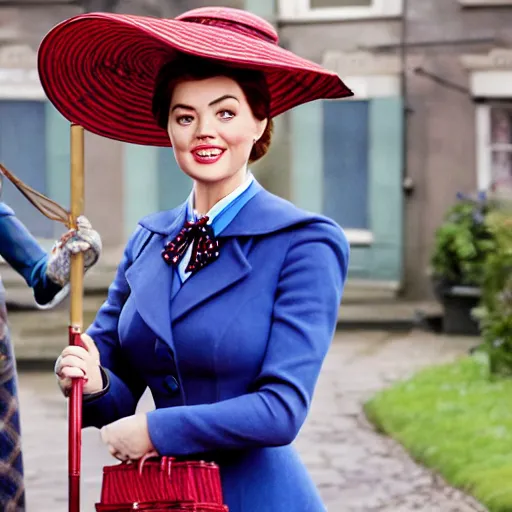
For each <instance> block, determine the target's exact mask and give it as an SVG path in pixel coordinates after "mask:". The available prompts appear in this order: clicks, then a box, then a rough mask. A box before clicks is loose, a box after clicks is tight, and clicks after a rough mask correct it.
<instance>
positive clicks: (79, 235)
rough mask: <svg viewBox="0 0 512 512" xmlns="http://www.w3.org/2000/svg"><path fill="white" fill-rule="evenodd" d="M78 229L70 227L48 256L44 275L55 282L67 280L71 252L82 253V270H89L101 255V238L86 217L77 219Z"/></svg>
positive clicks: (64, 282) (63, 283) (65, 282)
mask: <svg viewBox="0 0 512 512" xmlns="http://www.w3.org/2000/svg"><path fill="white" fill-rule="evenodd" d="M77 224H78V229H77V230H74V229H70V230H69V231H68V232H67V233H65V234H64V235H63V236H62V237H61V238H60V240H58V241H57V242H56V243H55V245H54V246H53V249H52V251H51V253H50V254H49V257H48V264H47V267H46V275H47V276H48V277H49V278H50V279H51V280H52V281H53V282H54V283H56V284H58V285H60V286H65V285H66V284H68V282H69V272H70V268H71V254H78V253H80V252H83V253H84V270H85V271H87V270H89V269H90V268H91V267H92V266H93V265H94V264H95V263H96V262H97V261H98V259H99V257H100V255H101V238H100V235H99V233H98V232H97V231H95V230H94V229H92V226H91V223H90V222H89V221H88V220H87V218H86V217H84V216H80V217H78V219H77Z"/></svg>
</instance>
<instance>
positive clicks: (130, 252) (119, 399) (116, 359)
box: [83, 227, 148, 428]
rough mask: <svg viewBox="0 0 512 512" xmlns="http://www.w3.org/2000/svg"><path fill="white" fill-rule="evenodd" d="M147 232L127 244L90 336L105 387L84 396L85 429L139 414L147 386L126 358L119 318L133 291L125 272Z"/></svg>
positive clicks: (140, 232)
mask: <svg viewBox="0 0 512 512" xmlns="http://www.w3.org/2000/svg"><path fill="white" fill-rule="evenodd" d="M147 236H148V233H147V231H146V230H145V229H144V228H142V227H139V228H138V229H137V230H136V231H135V233H134V235H133V236H132V237H131V239H130V240H129V241H128V244H127V245H126V249H125V251H124V254H123V258H122V260H121V263H120V264H119V266H118V268H117V272H116V276H115V279H114V281H113V282H112V284H111V285H110V287H109V290H108V295H107V300H106V301H105V302H104V303H103V305H102V306H101V308H100V309H99V311H98V313H97V315H96V318H95V319H94V322H93V323H92V324H91V326H90V327H89V328H88V329H87V334H89V336H90V337H91V338H92V339H93V340H94V343H95V344H96V346H97V347H98V351H99V353H100V364H101V366H102V369H103V376H104V385H105V388H104V389H103V391H101V392H100V393H97V394H96V395H91V396H89V397H87V396H84V401H83V426H84V427H92V426H93V427H98V428H101V427H102V426H103V425H106V424H108V423H111V422H113V421H116V420H118V419H120V418H123V417H125V416H130V415H132V414H133V413H134V412H135V409H136V407H137V403H138V401H139V400H140V397H141V396H142V393H143V392H144V390H145V388H146V385H145V383H144V382H143V380H142V379H141V378H140V376H138V374H137V373H136V372H135V371H133V370H132V369H131V367H130V366H129V365H128V363H127V362H126V361H125V360H124V359H123V356H122V353H121V347H120V344H119V336H118V323H119V315H120V313H121V310H122V308H123V305H124V303H125V302H126V299H127V298H128V296H129V294H130V288H129V286H128V282H127V281H126V277H125V272H126V270H127V269H128V268H129V266H130V265H131V264H132V263H133V258H134V255H136V254H137V253H138V252H139V250H140V247H141V246H142V245H143V243H144V240H145V239H147Z"/></svg>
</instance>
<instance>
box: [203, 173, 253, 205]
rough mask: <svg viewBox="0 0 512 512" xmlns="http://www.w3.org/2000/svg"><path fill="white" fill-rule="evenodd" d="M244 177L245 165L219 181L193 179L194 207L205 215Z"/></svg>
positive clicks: (235, 187) (245, 174)
mask: <svg viewBox="0 0 512 512" xmlns="http://www.w3.org/2000/svg"><path fill="white" fill-rule="evenodd" d="M246 179H247V167H244V168H243V169H240V171H238V172H237V173H235V174H233V176H230V177H229V178H226V179H224V180H221V181H216V182H213V183H212V182H207V181H197V180H196V181H194V209H195V210H196V211H197V213H198V214H199V215H206V214H207V213H208V212H209V211H210V210H211V209H212V208H213V206H215V204H217V203H218V202H219V201H220V200H221V199H223V198H224V197H226V196H228V195H229V194H231V192H233V191H234V190H236V189H237V188H238V187H239V186H240V185H242V183H244V181H245V180H246Z"/></svg>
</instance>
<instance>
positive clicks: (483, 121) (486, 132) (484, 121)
mask: <svg viewBox="0 0 512 512" xmlns="http://www.w3.org/2000/svg"><path fill="white" fill-rule="evenodd" d="M493 107H506V108H510V109H511V111H512V98H510V102H509V101H502V102H493V101H489V102H486V103H481V104H478V105H477V106H476V141H477V143H476V153H477V154H476V162H477V165H476V178H477V187H478V190H482V191H488V190H490V189H491V188H492V186H493V184H494V182H493V169H492V153H493V151H495V150H496V149H497V146H499V143H493V141H492V119H491V109H492V108H493ZM501 146H503V147H502V148H501V149H502V150H504V151H507V152H511V153H512V143H510V144H502V145H501ZM498 149H499V148H498Z"/></svg>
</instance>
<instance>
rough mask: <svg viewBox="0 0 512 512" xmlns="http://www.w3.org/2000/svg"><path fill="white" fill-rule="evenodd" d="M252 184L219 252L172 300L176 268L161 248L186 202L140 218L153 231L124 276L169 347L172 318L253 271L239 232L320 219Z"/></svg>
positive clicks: (260, 232)
mask: <svg viewBox="0 0 512 512" xmlns="http://www.w3.org/2000/svg"><path fill="white" fill-rule="evenodd" d="M255 185H256V186H258V188H259V190H258V192H257V194H256V195H255V196H254V197H253V198H251V199H250V200H249V202H248V203H247V204H246V205H245V206H244V207H243V208H242V209H241V210H240V212H239V213H238V214H237V216H236V217H235V218H234V219H233V221H232V222H231V224H230V225H229V226H228V227H227V228H226V229H225V230H224V231H223V232H222V233H221V235H220V236H219V238H223V239H224V241H223V243H222V257H221V258H219V260H217V261H215V262H213V263H212V264H210V265H208V266H207V267H205V268H204V269H202V270H201V271H199V272H198V273H197V274H196V275H194V276H191V277H190V278H189V279H187V281H186V282H185V283H184V284H183V285H182V287H181V288H180V290H179V291H178V293H177V294H176V295H175V297H174V298H173V299H172V300H171V289H172V280H173V279H176V272H175V269H174V268H173V267H171V266H169V265H167V264H166V263H165V262H164V260H163V258H162V255H161V253H162V249H163V248H164V245H165V242H166V241H168V240H172V239H173V238H174V237H175V236H176V235H177V234H178V232H179V230H180V229H181V228H182V226H183V224H184V222H185V218H186V210H187V203H186V202H185V203H183V204H182V205H180V206H179V207H177V208H175V209H173V210H169V211H165V212H161V213H157V214H154V215H150V216H148V217H146V218H144V219H143V220H142V221H141V222H140V224H141V225H142V226H143V227H144V228H146V229H147V230H149V231H151V232H152V233H154V234H156V235H157V236H152V237H151V240H150V242H149V243H148V246H147V247H146V249H145V250H144V251H143V252H142V253H141V255H140V257H138V258H137V259H136V260H135V262H134V263H133V265H132V266H131V267H130V269H129V270H128V271H127V274H126V277H127V279H128V282H129V284H130V288H131V290H132V293H133V295H134V297H135V301H136V305H137V310H138V311H139V314H140V315H141V317H142V318H143V320H144V321H145V322H146V324H147V325H148V326H149V327H150V328H151V329H152V330H153V331H154V332H155V333H156V334H157V336H159V337H160V338H161V339H163V340H164V341H165V342H166V343H167V344H168V345H169V347H170V348H171V350H172V351H173V352H174V343H173V336H172V324H173V323H175V322H178V321H180V320H181V319H182V318H186V314H187V313H188V312H190V311H191V310H193V309H194V308H197V307H201V306H202V305H203V304H204V303H207V302H208V301H209V300H210V299H211V298H212V297H218V296H219V294H220V293H222V292H223V291H224V290H226V289H227V288H229V287H231V286H233V285H235V284H236V283H238V282H240V281H242V280H243V279H245V278H246V276H247V275H248V274H250V272H251V271H252V266H251V264H250V262H249V261H248V259H247V256H246V250H245V249H244V247H245V245H244V244H245V242H244V240H243V239H238V238H237V237H244V236H256V235H264V234H269V233H273V232H277V231H280V230H282V229H286V228H288V227H291V226H294V225H298V224H302V223H309V222H315V221H321V220H322V219H324V218H323V217H321V216H317V215H314V214H310V213H307V212H305V211H302V210H300V209H299V208H296V207H295V206H293V205H292V204H291V203H289V202H288V201H285V200H284V199H281V198H279V197H277V196H275V195H273V194H271V193H269V192H267V191H266V190H264V189H263V188H262V187H261V185H259V184H258V183H255ZM155 283H158V286H155Z"/></svg>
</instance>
